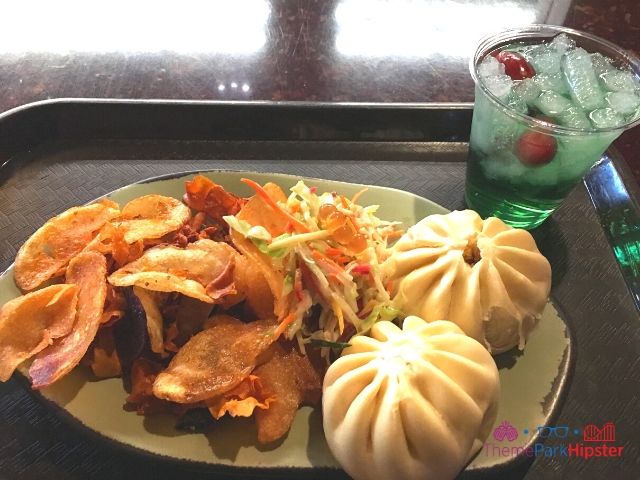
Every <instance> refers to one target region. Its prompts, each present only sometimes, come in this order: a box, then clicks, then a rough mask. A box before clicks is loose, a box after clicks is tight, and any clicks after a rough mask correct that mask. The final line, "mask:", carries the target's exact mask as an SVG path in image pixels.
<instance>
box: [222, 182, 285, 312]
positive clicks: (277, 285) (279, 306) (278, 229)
mask: <svg viewBox="0 0 640 480" xmlns="http://www.w3.org/2000/svg"><path fill="white" fill-rule="evenodd" d="M264 189H265V191H266V192H267V193H268V194H269V196H270V197H271V198H272V199H273V200H275V201H278V202H285V201H286V200H287V198H286V196H285V194H284V192H283V191H282V189H281V188H280V187H278V186H277V185H275V184H273V183H267V184H266V185H265V186H264ZM236 217H237V218H238V219H239V220H244V221H245V222H248V223H249V224H250V225H254V226H256V225H260V226H263V227H264V228H266V229H267V230H268V231H269V233H270V234H271V235H272V236H274V237H275V236H278V235H281V234H282V233H284V232H285V231H286V226H287V220H286V218H284V217H283V216H282V215H279V214H277V213H276V212H274V211H273V210H272V209H271V208H270V207H269V206H268V205H267V204H266V203H265V202H264V200H262V198H260V197H259V196H258V195H254V196H253V197H251V198H250V199H249V201H248V202H247V204H246V205H245V206H244V207H242V210H240V212H239V213H238V215H236ZM231 240H232V241H233V244H234V245H235V246H236V247H237V248H238V250H240V252H241V253H242V254H244V255H245V256H246V258H247V259H248V260H249V261H250V263H251V265H252V266H255V267H257V268H258V269H259V270H260V272H261V273H262V275H263V277H264V279H265V281H266V282H267V285H269V289H270V290H271V293H272V299H273V301H274V307H273V310H272V311H273V313H274V314H275V316H276V317H278V318H280V317H282V316H284V314H285V313H286V309H287V305H286V298H284V296H283V295H282V287H283V285H284V275H283V274H282V272H280V271H277V270H275V269H274V268H273V262H272V260H271V258H270V257H269V256H268V255H265V254H264V253H262V252H260V251H259V250H258V248H257V247H256V246H255V245H254V244H253V242H251V240H249V239H247V238H245V237H243V236H242V235H241V234H240V233H239V232H237V231H235V230H232V231H231ZM244 273H247V272H244ZM252 301H253V302H255V304H256V308H258V309H259V310H260V312H261V315H264V308H265V303H266V301H265V298H264V293H262V292H257V294H256V296H255V297H254V298H253V299H252ZM252 308H253V306H252ZM256 313H258V312H256ZM261 315H259V316H261Z"/></svg>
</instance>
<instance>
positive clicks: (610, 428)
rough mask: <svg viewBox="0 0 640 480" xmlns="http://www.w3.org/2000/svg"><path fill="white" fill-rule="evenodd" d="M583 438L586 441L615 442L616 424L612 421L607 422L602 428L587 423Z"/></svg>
mask: <svg viewBox="0 0 640 480" xmlns="http://www.w3.org/2000/svg"><path fill="white" fill-rule="evenodd" d="M582 438H583V440H584V441H585V442H615V441H616V426H615V425H614V424H613V423H612V422H607V423H605V424H604V425H603V426H602V428H598V427H597V426H595V425H593V424H589V425H586V426H585V427H584V431H583V433H582Z"/></svg>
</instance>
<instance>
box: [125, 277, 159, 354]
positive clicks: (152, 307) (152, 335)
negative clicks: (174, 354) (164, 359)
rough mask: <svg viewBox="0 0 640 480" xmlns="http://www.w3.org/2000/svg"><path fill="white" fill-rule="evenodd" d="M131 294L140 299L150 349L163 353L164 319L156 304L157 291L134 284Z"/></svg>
mask: <svg viewBox="0 0 640 480" xmlns="http://www.w3.org/2000/svg"><path fill="white" fill-rule="evenodd" d="M133 294H134V295H135V296H136V297H138V300H140V304H141V305H142V309H143V310H144V314H145V316H146V317H147V318H146V320H147V332H148V334H149V346H150V347H151V351H152V352H154V353H158V354H160V355H164V354H165V353H166V352H165V350H164V321H163V319H162V313H161V312H160V307H159V306H158V294H157V292H152V291H151V290H145V289H144V288H140V287H135V286H134V287H133Z"/></svg>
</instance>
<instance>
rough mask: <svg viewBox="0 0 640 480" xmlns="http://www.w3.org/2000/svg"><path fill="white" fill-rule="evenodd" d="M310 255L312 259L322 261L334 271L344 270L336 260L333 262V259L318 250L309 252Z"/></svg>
mask: <svg viewBox="0 0 640 480" xmlns="http://www.w3.org/2000/svg"><path fill="white" fill-rule="evenodd" d="M311 256H312V257H313V258H314V260H317V261H318V262H322V263H323V264H325V265H326V266H327V267H329V268H330V269H332V270H333V271H334V272H337V273H342V272H343V271H344V268H342V267H341V266H340V265H338V264H337V263H336V262H334V261H333V260H331V259H330V258H328V257H326V256H325V255H323V254H322V253H320V252H319V251H318V250H313V251H312V252H311Z"/></svg>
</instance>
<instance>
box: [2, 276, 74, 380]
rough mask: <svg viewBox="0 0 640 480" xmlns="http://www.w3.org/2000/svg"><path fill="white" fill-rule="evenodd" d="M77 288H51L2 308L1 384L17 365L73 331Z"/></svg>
mask: <svg viewBox="0 0 640 480" xmlns="http://www.w3.org/2000/svg"><path fill="white" fill-rule="evenodd" d="M77 301H78V287H76V286H75V285H64V284H59V285H51V286H50V287H46V288H43V289H42V290H37V291H35V292H32V293H28V294H26V295H23V296H21V297H18V298H15V299H13V300H11V301H9V302H7V303H6V304H5V305H4V306H3V307H2V309H0V381H2V382H6V381H7V380H9V378H10V377H11V375H12V374H13V371H14V370H15V369H16V367H17V366H18V365H20V364H21V363H22V362H23V361H25V360H26V359H28V358H31V357H32V356H33V355H35V354H36V353H38V352H39V351H41V350H43V349H44V348H46V347H47V346H49V345H50V344H51V342H53V339H55V338H59V337H62V336H64V335H66V334H67V333H69V332H70V331H71V327H72V326H73V320H74V319H75V316H76V304H77Z"/></svg>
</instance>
